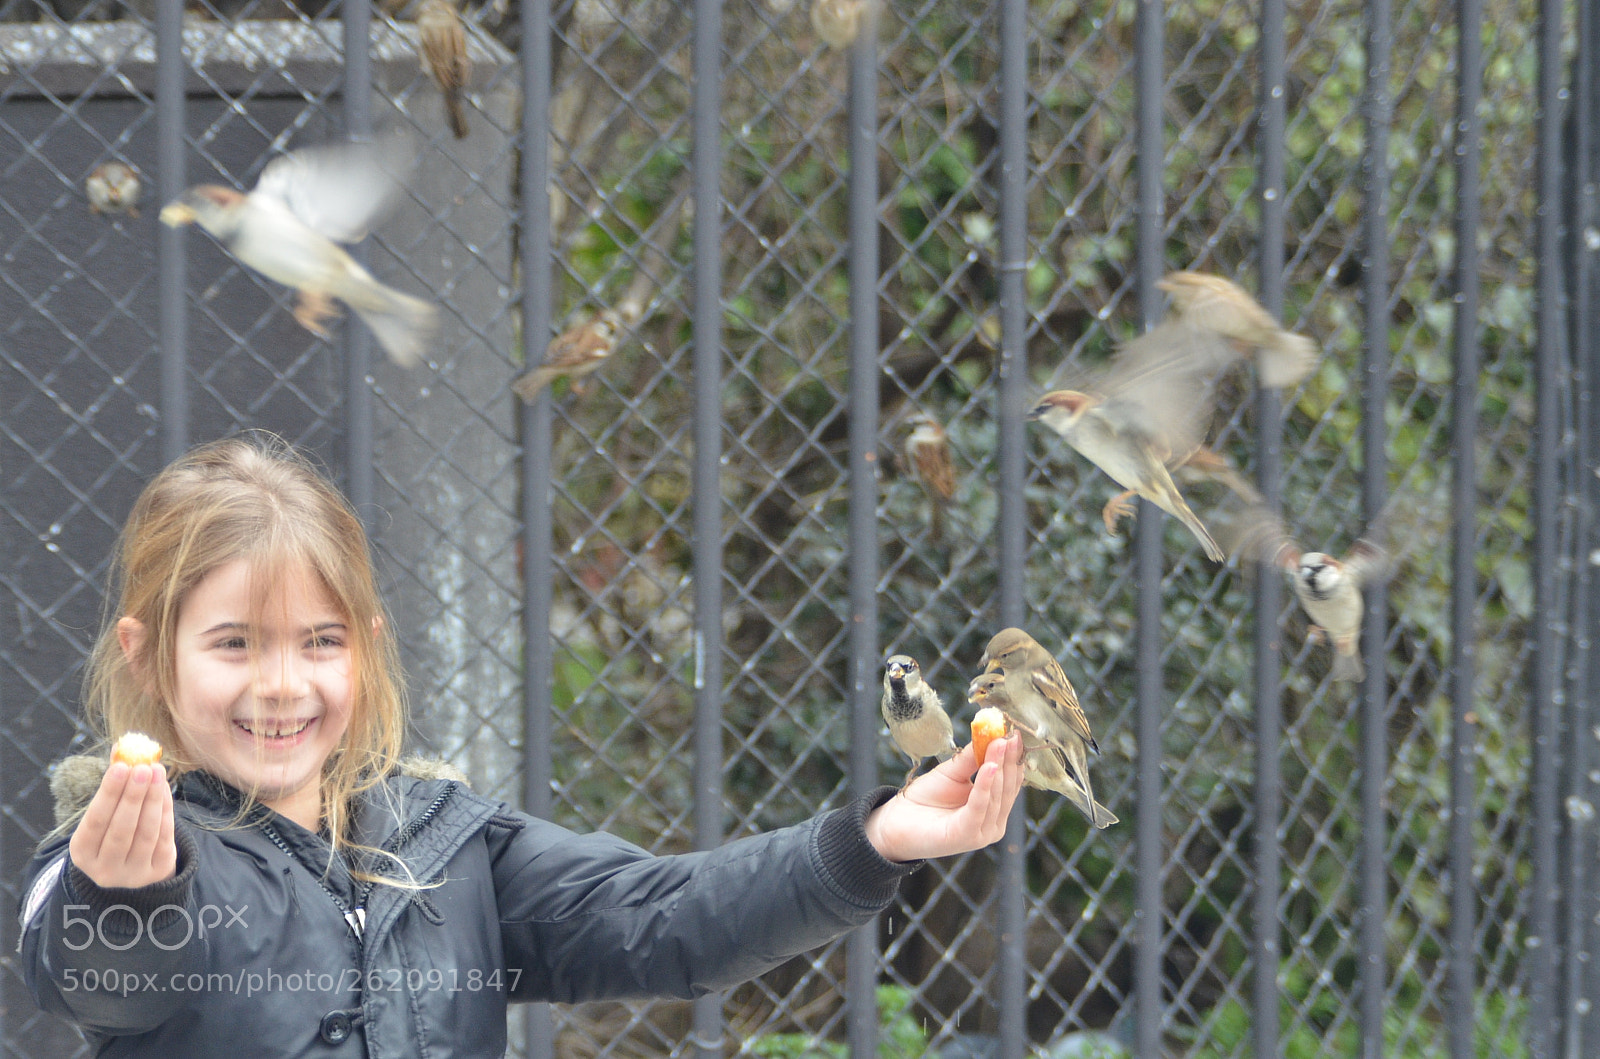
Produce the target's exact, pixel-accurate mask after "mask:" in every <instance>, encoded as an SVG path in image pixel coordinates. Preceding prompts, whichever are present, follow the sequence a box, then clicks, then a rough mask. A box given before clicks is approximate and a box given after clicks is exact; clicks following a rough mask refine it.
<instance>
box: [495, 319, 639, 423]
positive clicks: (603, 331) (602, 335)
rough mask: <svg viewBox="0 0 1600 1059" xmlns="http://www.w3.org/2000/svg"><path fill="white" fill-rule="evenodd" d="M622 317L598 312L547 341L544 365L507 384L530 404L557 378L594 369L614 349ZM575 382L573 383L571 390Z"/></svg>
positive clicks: (572, 375)
mask: <svg viewBox="0 0 1600 1059" xmlns="http://www.w3.org/2000/svg"><path fill="white" fill-rule="evenodd" d="M621 329H622V317H621V316H620V315H618V314H617V312H616V311H615V310H612V309H602V310H601V311H600V312H598V313H596V314H595V315H594V316H592V317H590V318H589V319H587V320H585V321H584V322H583V323H581V324H579V325H577V326H576V327H572V328H569V329H567V330H565V331H563V332H561V333H560V334H559V335H557V336H556V337H555V338H552V339H551V340H550V345H549V346H548V347H547V348H546V349H545V351H544V363H543V364H541V365H539V366H538V367H537V368H534V369H533V370H531V371H529V372H528V373H527V374H525V375H523V376H522V378H520V379H518V380H517V381H516V382H514V383H512V384H511V388H512V389H513V390H515V391H516V392H517V396H518V397H521V398H522V399H523V400H524V401H527V402H528V403H529V404H532V403H533V401H534V399H535V398H537V397H538V396H539V391H540V390H542V389H544V388H545V387H546V386H548V385H549V384H550V383H551V382H553V381H554V380H555V378H556V377H557V376H559V375H565V376H567V377H569V378H571V379H580V378H582V377H583V376H585V375H587V374H589V373H590V372H592V371H594V370H595V369H596V368H598V367H599V366H600V365H601V363H603V362H604V361H605V359H606V358H607V357H609V356H610V355H611V351H612V349H614V348H615V347H616V342H617V332H618V331H620V330H621ZM577 385H578V384H577V383H576V382H575V383H574V384H573V387H574V389H576V388H577Z"/></svg>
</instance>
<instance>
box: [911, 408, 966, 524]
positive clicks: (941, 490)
mask: <svg viewBox="0 0 1600 1059" xmlns="http://www.w3.org/2000/svg"><path fill="white" fill-rule="evenodd" d="M909 422H910V424H911V434H910V436H909V437H907V438H906V466H907V468H908V469H909V470H910V472H911V476H912V477H913V478H915V479H916V480H917V481H918V483H920V484H921V486H922V488H923V491H924V492H926V493H927V494H928V504H929V507H930V509H931V510H930V515H929V522H928V532H929V536H931V537H932V538H933V540H934V542H935V543H937V542H938V541H939V540H940V538H942V537H943V536H944V531H943V524H944V505H945V504H946V503H948V502H949V500H950V498H951V497H953V496H955V495H956V469H955V463H954V462H953V461H952V460H951V459H950V439H949V438H948V437H947V436H946V435H945V431H944V427H942V426H940V425H939V423H938V421H937V420H935V419H934V418H933V417H932V416H930V415H928V414H927V413H926V412H918V413H916V414H915V415H913V416H911V418H910V420H909Z"/></svg>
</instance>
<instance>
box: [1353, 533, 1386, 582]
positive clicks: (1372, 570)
mask: <svg viewBox="0 0 1600 1059" xmlns="http://www.w3.org/2000/svg"><path fill="white" fill-rule="evenodd" d="M1343 561H1344V572H1345V574H1347V575H1348V576H1349V577H1352V578H1354V579H1355V582H1356V584H1358V585H1374V584H1378V583H1380V582H1383V581H1387V580H1389V578H1390V576H1391V575H1393V573H1394V567H1395V562H1394V557H1393V556H1391V555H1390V554H1389V553H1388V552H1387V551H1385V550H1384V549H1383V548H1380V547H1379V546H1378V545H1377V544H1375V543H1374V542H1372V541H1370V540H1368V539H1367V538H1365V537H1363V538H1361V539H1360V540H1358V541H1356V542H1355V544H1354V545H1352V546H1351V548H1350V554H1349V555H1346V556H1345V557H1344V560H1343Z"/></svg>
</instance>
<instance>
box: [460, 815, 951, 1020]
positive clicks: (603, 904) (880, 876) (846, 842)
mask: <svg viewBox="0 0 1600 1059" xmlns="http://www.w3.org/2000/svg"><path fill="white" fill-rule="evenodd" d="M893 793H894V789H893V788H882V789H880V790H878V791H875V792H873V794H871V795H868V796H866V797H863V798H861V799H859V800H857V801H855V802H853V803H851V804H850V805H848V806H845V807H843V808H840V809H835V810H832V811H830V812H827V813H823V814H821V815H819V816H817V817H814V818H812V819H811V820H808V821H806V822H805V823H802V824H797V825H795V826H793V827H788V828H783V829H780V830H777V831H772V832H768V833H766V834H762V835H754V836H751V837H749V838H745V839H740V840H738V841H736V842H730V843H728V844H727V845H724V846H722V847H720V848H718V849H715V850H710V851H707V852H702V853H686V854H680V855H676V856H662V857H658V856H653V855H651V854H650V853H647V852H646V851H644V850H642V849H640V848H639V847H637V846H633V845H630V844H629V843H626V842H623V841H622V840H620V839H617V838H613V837H612V836H610V835H605V834H590V835H577V834H574V833H572V832H570V831H566V830H564V829H562V828H560V827H557V826H556V825H554V824H551V823H548V822H547V821H543V820H538V819H535V818H532V817H527V816H522V815H520V814H518V816H517V818H518V820H519V821H520V822H521V824H522V826H521V827H520V828H516V829H513V830H505V831H500V832H499V833H498V835H497V836H491V856H492V858H493V862H494V885H495V891H496V898H497V900H498V902H499V907H500V934H501V941H502V944H503V946H504V949H505V959H506V965H507V967H508V968H516V969H519V970H520V971H521V974H520V975H519V976H518V978H517V980H516V981H517V988H516V989H515V991H514V992H513V994H512V997H511V998H512V999H513V1000H554V1001H561V1002H576V1001H584V1000H602V999H612V1000H615V999H625V998H633V997H648V996H657V997H659V996H665V997H683V998H688V997H693V996H699V995H701V994H704V993H707V992H711V991H713V990H717V989H722V988H726V987H728V986H731V985H734V984H736V983H738V982H742V981H745V980H747V979H749V978H753V977H755V976H756V975H758V974H761V973H762V972H764V971H766V970H769V969H770V968H772V967H775V966H777V965H778V964H780V963H782V962H783V961H784V960H787V959H788V958H790V957H791V956H795V955H798V954H799V953H802V952H805V951H807V950H809V949H812V948H815V947H816V946H818V945H821V944H823V943H824V942H827V941H829V940H831V939H833V938H835V937H837V936H839V935H840V934H842V933H844V932H845V931H848V930H850V929H852V928H854V927H857V926H860V925H861V924H863V923H867V922H869V921H871V920H872V918H873V917H874V916H876V915H877V913H878V912H879V911H881V910H882V909H883V908H885V907H886V906H887V905H888V904H889V902H890V900H892V899H893V897H894V894H895V891H896V890H897V889H898V887H899V883H900V880H901V879H902V878H903V877H904V876H906V875H907V874H909V873H910V872H911V871H913V870H915V869H916V868H917V867H918V866H919V864H920V862H915V863H908V864H897V863H892V862H890V861H887V860H885V859H883V857H882V856H880V855H879V854H878V852H877V851H876V850H874V849H873V848H872V845H871V844H870V843H869V842H868V841H867V837H866V832H865V830H864V823H865V820H866V818H867V814H868V813H870V812H871V811H872V810H873V809H875V808H876V807H877V806H878V805H881V804H882V803H883V802H884V801H886V800H887V799H888V798H889V797H890V796H892V795H893Z"/></svg>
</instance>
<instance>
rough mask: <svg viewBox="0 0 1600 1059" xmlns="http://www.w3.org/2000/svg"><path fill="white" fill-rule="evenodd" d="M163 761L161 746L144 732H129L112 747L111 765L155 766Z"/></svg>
mask: <svg viewBox="0 0 1600 1059" xmlns="http://www.w3.org/2000/svg"><path fill="white" fill-rule="evenodd" d="M160 760H161V744H160V743H158V742H156V741H155V740H154V739H151V738H150V737H149V736H147V735H145V734H144V733H143V732H127V733H125V734H124V735H123V737H122V738H121V739H118V740H117V741H116V743H115V744H114V745H113V746H112V747H111V763H112V764H113V765H115V764H116V763H117V762H119V761H122V762H126V763H127V764H129V765H154V764H155V763H156V762H158V761H160Z"/></svg>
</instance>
